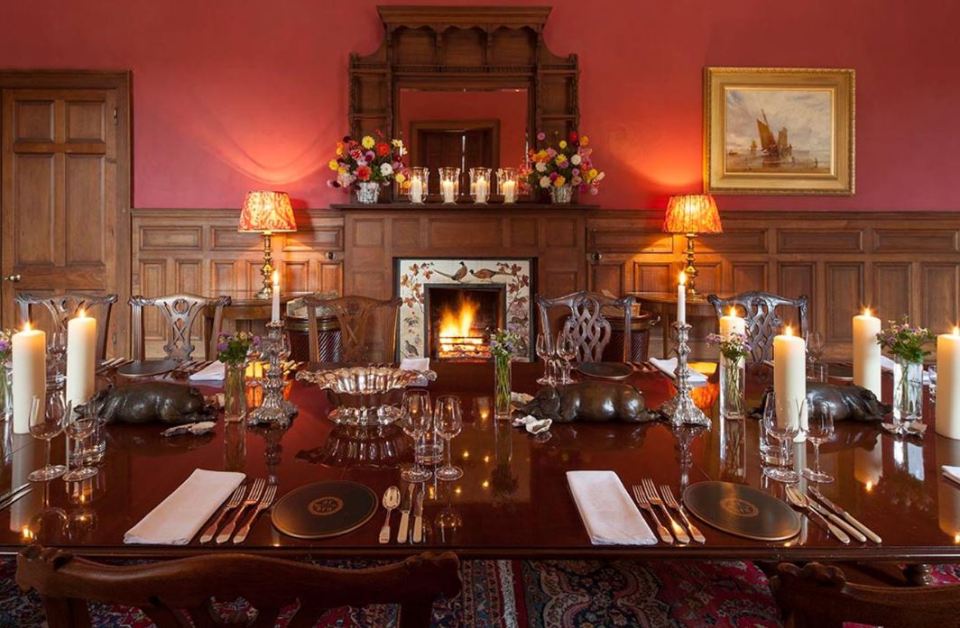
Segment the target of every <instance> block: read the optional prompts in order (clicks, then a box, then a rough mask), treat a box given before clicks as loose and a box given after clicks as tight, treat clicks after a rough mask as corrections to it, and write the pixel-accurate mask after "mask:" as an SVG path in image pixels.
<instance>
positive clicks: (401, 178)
mask: <svg viewBox="0 0 960 628" xmlns="http://www.w3.org/2000/svg"><path fill="white" fill-rule="evenodd" d="M393 178H394V179H396V181H397V183H399V184H401V185H403V182H404V181H406V180H407V178H406V177H405V176H403V173H402V172H398V173H397V174H396V176H394V177H393Z"/></svg>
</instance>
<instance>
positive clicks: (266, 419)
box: [247, 321, 297, 427]
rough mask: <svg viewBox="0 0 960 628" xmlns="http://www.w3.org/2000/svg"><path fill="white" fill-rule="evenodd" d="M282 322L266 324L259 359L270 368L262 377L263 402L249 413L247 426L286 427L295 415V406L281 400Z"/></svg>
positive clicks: (282, 385) (282, 384)
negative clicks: (265, 360) (267, 425)
mask: <svg viewBox="0 0 960 628" xmlns="http://www.w3.org/2000/svg"><path fill="white" fill-rule="evenodd" d="M284 352H285V351H284V338H283V322H282V321H279V322H270V323H267V337H266V338H265V339H264V341H263V343H262V344H261V348H260V355H261V357H265V358H267V361H268V363H269V364H270V368H268V369H267V372H266V373H264V376H263V402H262V403H261V404H260V407H259V408H257V409H256V410H254V411H253V412H251V413H250V418H249V419H248V421H247V423H248V424H249V425H263V424H269V425H275V426H277V427H287V426H288V425H290V420H291V419H293V417H294V416H296V414H297V406H295V405H293V404H292V403H290V402H289V401H287V400H286V399H284V398H283V388H284V381H283V360H282V359H281V354H283V353H284Z"/></svg>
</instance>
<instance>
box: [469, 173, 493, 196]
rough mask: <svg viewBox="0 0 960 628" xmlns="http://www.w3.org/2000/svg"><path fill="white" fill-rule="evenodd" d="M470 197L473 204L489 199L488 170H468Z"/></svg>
mask: <svg viewBox="0 0 960 628" xmlns="http://www.w3.org/2000/svg"><path fill="white" fill-rule="evenodd" d="M470 196H472V197H473V202H474V203H486V202H487V201H488V200H489V199H490V168H470Z"/></svg>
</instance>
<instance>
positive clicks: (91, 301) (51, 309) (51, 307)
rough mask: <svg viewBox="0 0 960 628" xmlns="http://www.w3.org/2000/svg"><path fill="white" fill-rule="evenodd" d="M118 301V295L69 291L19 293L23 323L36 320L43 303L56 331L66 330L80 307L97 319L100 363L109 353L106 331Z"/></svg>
mask: <svg viewBox="0 0 960 628" xmlns="http://www.w3.org/2000/svg"><path fill="white" fill-rule="evenodd" d="M116 302H117V295H116V294H84V293H81V292H68V293H66V294H56V295H52V296H41V295H35V294H26V293H23V294H18V295H17V296H16V303H17V310H18V316H19V318H20V323H21V324H23V322H24V321H30V323H31V324H39V323H38V322H37V316H36V312H34V306H43V307H45V308H46V312H47V314H49V318H50V321H51V322H52V323H53V325H54V326H55V327H56V329H57V331H66V330H67V322H68V321H69V320H70V319H71V318H73V317H74V316H76V315H77V312H78V311H80V310H81V309H83V310H86V312H87V313H88V314H89V315H90V316H92V317H94V318H96V320H97V362H98V363H99V362H101V361H102V360H103V359H104V358H105V357H106V355H107V332H108V330H109V329H110V312H111V311H112V310H113V304H114V303H116Z"/></svg>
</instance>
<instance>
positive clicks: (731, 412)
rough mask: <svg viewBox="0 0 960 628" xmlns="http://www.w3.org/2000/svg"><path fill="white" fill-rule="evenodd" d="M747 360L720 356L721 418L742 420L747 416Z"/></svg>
mask: <svg viewBox="0 0 960 628" xmlns="http://www.w3.org/2000/svg"><path fill="white" fill-rule="evenodd" d="M745 398H746V359H745V358H743V357H742V356H741V357H739V358H737V359H735V360H733V359H730V358H728V357H725V356H722V355H721V356H720V416H721V417H723V418H724V419H742V418H744V417H745V416H746V414H747V413H746V409H745V405H746V404H745V401H744V400H745Z"/></svg>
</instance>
